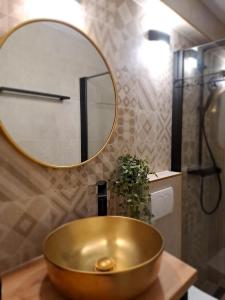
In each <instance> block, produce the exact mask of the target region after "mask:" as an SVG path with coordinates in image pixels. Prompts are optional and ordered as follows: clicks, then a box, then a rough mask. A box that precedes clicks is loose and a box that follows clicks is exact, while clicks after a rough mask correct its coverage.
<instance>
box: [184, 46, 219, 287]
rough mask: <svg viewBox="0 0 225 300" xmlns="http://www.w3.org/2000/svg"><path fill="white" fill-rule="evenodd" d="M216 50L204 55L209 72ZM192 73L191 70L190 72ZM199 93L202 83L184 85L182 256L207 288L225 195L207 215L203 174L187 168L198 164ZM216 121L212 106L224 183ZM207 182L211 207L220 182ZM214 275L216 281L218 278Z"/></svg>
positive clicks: (211, 131)
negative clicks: (197, 173) (202, 181)
mask: <svg viewBox="0 0 225 300" xmlns="http://www.w3.org/2000/svg"><path fill="white" fill-rule="evenodd" d="M213 52H214V55H212V56H211V55H210V52H206V54H205V57H204V59H205V65H206V66H207V67H206V72H208V73H212V72H215V70H213V68H215V69H216V68H218V65H217V64H216V62H218V57H219V56H217V55H216V52H215V50H213ZM220 65H221V64H220ZM220 68H221V67H220ZM220 68H218V69H220ZM218 69H217V70H218ZM193 75H194V74H191V75H190V74H189V76H193ZM195 75H198V74H195ZM187 77H188V76H187ZM199 95H200V87H199V86H197V85H196V86H189V87H185V88H184V96H183V128H182V171H183V209H182V220H183V237H182V253H183V259H184V260H185V261H187V262H188V263H189V264H191V265H193V266H195V267H196V268H197V269H198V271H199V274H198V284H199V286H200V287H201V288H203V289H204V287H205V282H206V280H207V279H210V280H212V275H211V271H210V269H209V267H208V262H209V260H210V259H211V258H212V257H214V256H215V255H216V254H217V253H218V252H219V250H220V249H221V248H223V247H224V246H225V236H224V220H225V201H224V200H225V197H224V193H223V198H222V202H221V204H220V207H219V209H218V210H217V211H216V212H215V213H214V214H213V215H210V216H208V215H205V214H204V213H203V211H202V210H201V207H200V177H199V176H193V175H189V174H188V172H187V170H188V169H194V168H198V150H199V144H198V135H199V110H198V107H199ZM208 95H209V91H208V88H207V85H206V86H205V88H204V102H206V99H207V97H208ZM217 112H218V107H217ZM217 121H218V115H217V113H216V114H215V113H212V112H211V110H209V112H208V113H207V114H206V122H205V123H206V132H207V136H208V139H209V143H210V146H211V147H212V151H213V153H214V155H215V159H216V161H217V164H218V166H219V167H220V168H221V169H222V174H221V178H222V185H223V182H224V176H225V175H224V161H225V155H224V150H222V149H221V148H220V147H219V146H218V142H217ZM211 166H212V161H211V159H210V157H209V153H208V150H207V148H206V144H205V142H204V140H203V167H205V168H207V167H211ZM204 182H205V183H204V203H205V205H204V206H205V207H206V208H207V209H208V210H210V209H212V208H213V207H215V205H216V202H217V200H218V182H217V179H216V177H215V176H209V177H206V178H205V179H204ZM221 263H223V262H221ZM213 279H215V282H216V278H213Z"/></svg>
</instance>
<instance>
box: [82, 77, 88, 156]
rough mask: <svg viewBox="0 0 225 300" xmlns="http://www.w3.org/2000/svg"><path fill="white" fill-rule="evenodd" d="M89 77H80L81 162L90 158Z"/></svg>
mask: <svg viewBox="0 0 225 300" xmlns="http://www.w3.org/2000/svg"><path fill="white" fill-rule="evenodd" d="M87 114H88V112H87V77H83V78H80V134H81V162H83V161H85V160H87V159H88V115H87Z"/></svg>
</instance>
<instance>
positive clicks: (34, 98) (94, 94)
mask: <svg viewBox="0 0 225 300" xmlns="http://www.w3.org/2000/svg"><path fill="white" fill-rule="evenodd" d="M0 65H1V72H0V120H1V126H2V129H3V132H4V133H5V134H6V136H7V137H8V138H9V139H10V141H11V142H12V143H13V144H14V146H16V147H17V148H18V149H19V150H20V151H21V152H22V153H23V154H25V155H27V156H28V157H29V158H31V159H33V160H34V161H36V162H38V163H41V164H43V165H46V166H52V167H71V166H75V165H79V164H80V163H83V162H85V161H87V160H89V159H90V158H92V157H93V156H95V155H96V154H97V153H98V152H99V151H101V150H102V149H103V148H104V146H105V145H106V143H107V141H108V139H109V137H110V135H111V133H112V129H113V125H114V123H115V117H116V95H115V86H114V82H113V78H112V74H111V72H110V70H109V67H108V65H107V63H106V61H105V59H104V58H103V56H102V54H101V53H100V51H99V49H98V48H97V47H96V46H95V45H94V43H93V42H92V41H91V40H90V39H89V38H88V37H87V36H85V35H84V34H83V33H81V32H80V31H79V30H77V29H75V28H74V27H72V26H70V25H68V24H65V23H63V22H60V21H53V20H34V21H29V22H26V23H24V24H21V25H20V26H18V27H17V28H15V29H14V30H12V31H11V32H10V33H8V34H7V36H6V37H5V38H4V39H3V41H2V43H1V48H0Z"/></svg>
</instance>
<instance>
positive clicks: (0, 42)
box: [0, 18, 118, 169]
mask: <svg viewBox="0 0 225 300" xmlns="http://www.w3.org/2000/svg"><path fill="white" fill-rule="evenodd" d="M36 22H55V23H58V24H62V25H65V26H68V27H70V28H72V29H73V30H75V31H77V32H79V33H80V34H81V35H83V36H84V37H85V38H86V39H87V40H88V41H89V42H90V43H91V44H92V45H93V46H94V47H95V49H96V50H97V52H98V53H99V55H100V56H101V58H102V60H103V62H104V63H105V65H106V67H107V69H108V71H109V75H110V78H111V80H112V85H113V90H114V94H115V115H114V120H113V124H112V128H111V131H110V133H109V135H108V138H107V140H106V142H105V144H104V145H103V146H102V148H101V149H100V150H99V151H98V152H96V153H95V155H93V156H92V157H90V158H89V159H87V160H86V161H83V162H80V163H78V164H74V165H68V166H66V165H65V166H57V165H53V164H48V163H47V162H44V161H41V160H38V159H36V158H35V157H33V156H32V155H30V154H28V153H27V152H26V151H24V150H23V149H22V147H20V146H18V145H17V143H16V142H15V140H14V139H13V138H12V137H11V135H10V134H9V132H8V131H7V129H6V127H5V126H4V124H3V122H2V121H1V120H0V130H1V132H2V133H3V135H4V136H5V137H6V139H7V140H8V141H9V142H10V143H11V144H12V145H13V146H14V148H15V149H16V150H17V151H18V152H19V153H20V154H22V155H23V156H25V157H26V158H28V159H30V160H31V161H33V162H35V163H38V164H39V165H42V166H45V167H50V168H54V169H68V168H74V167H79V166H82V165H84V164H86V163H88V162H90V161H91V160H93V159H94V158H95V157H97V156H98V155H99V154H100V153H101V152H102V151H103V150H104V148H105V147H106V145H107V144H108V142H109V140H110V138H111V136H112V134H113V131H114V130H115V125H116V120H117V113H118V98H117V92H116V84H115V80H114V78H113V75H112V71H111V69H110V67H109V65H108V63H107V61H106V59H105V57H104V55H103V54H102V52H101V51H100V49H99V47H98V46H97V45H96V44H95V42H94V41H93V40H92V39H91V38H90V37H89V36H87V34H85V33H84V32H83V31H82V30H80V29H78V28H77V27H75V26H73V25H72V24H69V23H67V22H64V21H61V20H56V19H48V18H40V19H32V20H29V21H25V22H22V23H20V24H19V25H17V26H15V27H14V28H12V29H11V30H9V31H8V32H7V33H6V34H4V35H3V36H1V37H0V49H1V47H2V46H3V45H4V43H5V42H6V41H7V39H8V38H9V37H10V36H11V35H12V34H13V33H14V32H15V31H16V30H18V29H20V28H22V27H23V26H26V25H28V24H31V23H36Z"/></svg>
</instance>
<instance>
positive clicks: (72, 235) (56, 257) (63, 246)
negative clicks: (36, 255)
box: [44, 216, 164, 300]
mask: <svg viewBox="0 0 225 300" xmlns="http://www.w3.org/2000/svg"><path fill="white" fill-rule="evenodd" d="M163 247H164V242H163V238H162V236H161V234H160V233H159V232H158V231H157V230H156V229H155V228H154V227H152V226H151V225H148V224H147V223H144V222H141V221H138V220H135V219H130V218H125V217H117V216H107V217H92V218H86V219H81V220H77V221H73V222H70V223H67V224H65V225H63V226H61V227H59V228H57V229H56V230H55V231H53V232H52V233H50V235H49V236H48V237H47V238H46V239H45V241H44V255H45V259H46V262H47V268H48V275H49V278H50V280H51V281H52V283H53V284H54V286H55V287H56V288H57V289H58V291H59V292H61V294H63V295H65V296H67V297H69V298H70V299H77V300H125V299H132V298H135V297H136V296H137V295H139V294H141V293H142V292H143V291H145V290H146V289H147V288H148V287H149V286H150V284H151V283H152V282H153V281H154V280H155V279H156V277H157V274H158V271H159V268H160V261H161V254H162V251H163Z"/></svg>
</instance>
